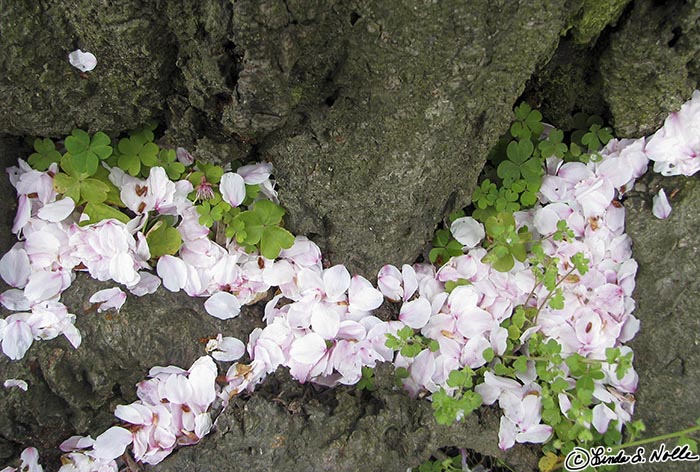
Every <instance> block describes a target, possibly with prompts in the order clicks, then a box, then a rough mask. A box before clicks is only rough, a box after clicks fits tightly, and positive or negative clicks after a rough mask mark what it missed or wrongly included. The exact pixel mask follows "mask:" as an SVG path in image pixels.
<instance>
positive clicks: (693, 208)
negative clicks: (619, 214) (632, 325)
mask: <svg viewBox="0 0 700 472" xmlns="http://www.w3.org/2000/svg"><path fill="white" fill-rule="evenodd" d="M646 184H647V186H646V189H647V191H646V192H643V193H642V192H639V193H634V194H633V195H632V196H630V198H629V199H628V200H627V202H626V203H625V207H626V208H627V232H628V234H629V235H630V236H631V237H632V239H633V241H634V247H633V252H634V257H635V259H636V260H637V262H638V263H639V271H638V273H637V286H636V289H635V292H634V299H635V300H636V302H637V309H636V311H635V315H636V316H637V317H638V318H639V319H640V320H641V323H642V325H641V330H640V332H639V334H638V335H637V337H636V338H635V339H634V340H633V341H632V342H631V343H630V346H631V347H632V349H633V350H634V353H635V357H634V365H635V368H636V370H637V372H638V373H639V390H638V391H637V395H636V398H637V405H636V410H635V413H636V416H635V418H638V419H641V420H643V421H644V423H645V424H646V427H647V430H646V432H645V433H644V437H652V436H656V435H660V434H666V433H672V432H674V431H678V430H681V429H684V428H688V427H691V426H693V425H694V424H695V421H696V420H697V419H698V417H700V396H698V395H697V392H698V390H700V318H699V317H698V308H697V307H698V306H699V305H700V281H699V279H698V275H697V274H698V271H699V270H700V240H699V239H698V229H699V228H700V180H698V178H697V177H691V178H685V177H674V178H668V177H661V176H658V175H654V176H653V177H652V178H647V179H646ZM660 188H664V189H665V191H666V194H667V195H670V196H671V198H670V200H669V201H670V203H671V206H672V207H673V210H672V212H671V216H670V217H669V218H668V219H666V220H659V219H657V218H655V217H654V216H653V215H652V213H651V197H652V195H655V194H656V193H657V192H658V190H659V189H660ZM666 445H667V446H673V445H675V443H674V442H673V441H667V442H666ZM658 446H659V444H658V443H657V444H651V445H648V446H647V451H648V452H649V451H650V450H651V449H653V448H655V447H658ZM625 470H626V471H629V472H634V471H637V470H642V471H644V472H646V471H654V472H655V471H659V472H660V471H664V472H665V471H679V472H680V471H688V472H690V471H696V470H698V463H697V462H695V463H682V462H677V463H665V464H647V465H645V466H643V467H640V466H630V467H628V468H627V469H625Z"/></svg>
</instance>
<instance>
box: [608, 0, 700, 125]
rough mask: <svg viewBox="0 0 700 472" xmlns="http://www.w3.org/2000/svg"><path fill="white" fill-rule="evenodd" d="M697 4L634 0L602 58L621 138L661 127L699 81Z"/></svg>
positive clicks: (614, 118)
mask: <svg viewBox="0 0 700 472" xmlns="http://www.w3.org/2000/svg"><path fill="white" fill-rule="evenodd" d="M699 43H700V4H699V3H698V2H695V1H693V2H679V1H674V2H662V3H659V2H655V1H653V0H641V1H637V2H634V7H633V9H632V11H631V12H630V14H629V17H628V18H627V19H626V20H625V21H624V23H622V25H621V26H620V28H619V31H616V32H615V33H614V34H612V35H611V36H610V44H609V46H608V47H607V48H606V50H605V51H604V52H603V54H602V57H601V59H600V70H601V73H602V76H603V84H604V90H605V99H606V100H607V102H608V105H609V106H610V111H611V113H612V116H613V122H614V125H615V131H616V134H617V135H618V136H626V137H634V136H642V135H644V134H647V133H649V132H651V131H654V130H655V129H657V128H658V127H659V126H660V125H661V123H662V121H663V119H664V117H665V116H666V115H667V114H668V112H669V110H674V109H677V108H678V107H679V106H680V105H681V104H682V103H683V102H684V101H685V100H687V99H688V97H690V94H691V93H692V91H693V89H694V88H695V87H697V84H698V77H699V76H698V74H697V67H696V64H697V62H698V60H700V47H699V46H698V44H699Z"/></svg>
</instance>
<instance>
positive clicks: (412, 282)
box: [401, 264, 418, 301]
mask: <svg viewBox="0 0 700 472" xmlns="http://www.w3.org/2000/svg"><path fill="white" fill-rule="evenodd" d="M401 278H402V279H403V301H407V300H410V298H411V297H412V296H413V294H414V293H416V290H418V276H417V275H416V271H415V269H414V268H413V267H411V266H410V265H408V264H404V265H402V266H401Z"/></svg>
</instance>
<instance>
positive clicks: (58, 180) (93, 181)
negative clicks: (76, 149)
mask: <svg viewBox="0 0 700 472" xmlns="http://www.w3.org/2000/svg"><path fill="white" fill-rule="evenodd" d="M61 168H62V169H63V171H64V172H65V173H64V172H59V173H58V174H56V176H55V177H54V179H53V186H54V188H55V189H56V191H57V192H58V193H61V194H63V195H65V196H67V197H71V198H72V199H73V201H75V202H76V204H78V205H79V204H81V203H83V202H91V203H102V202H104V201H105V200H107V196H108V194H109V191H110V187H109V185H107V184H106V183H105V182H103V181H101V180H99V179H97V178H94V177H91V175H93V174H94V173H95V172H93V173H92V174H90V173H87V172H85V171H81V170H79V169H78V168H77V166H76V165H75V159H73V155H71V154H66V155H64V156H63V158H62V159H61ZM95 171H97V169H95Z"/></svg>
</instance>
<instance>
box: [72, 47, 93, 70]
mask: <svg viewBox="0 0 700 472" xmlns="http://www.w3.org/2000/svg"><path fill="white" fill-rule="evenodd" d="M68 62H70V65H72V66H73V67H75V68H76V69H78V70H79V71H81V72H90V71H91V70H92V69H94V68H95V66H96V65H97V58H96V57H95V55H94V54H93V53H91V52H85V51H82V50H81V49H76V50H75V51H73V52H71V53H70V54H68Z"/></svg>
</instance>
